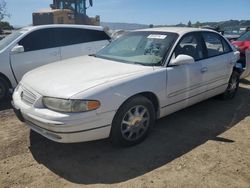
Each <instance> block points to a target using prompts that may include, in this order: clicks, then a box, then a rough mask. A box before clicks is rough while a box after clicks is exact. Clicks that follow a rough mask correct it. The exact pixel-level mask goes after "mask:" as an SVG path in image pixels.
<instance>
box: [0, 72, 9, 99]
mask: <svg viewBox="0 0 250 188" xmlns="http://www.w3.org/2000/svg"><path fill="white" fill-rule="evenodd" d="M9 88H10V87H9V84H8V82H7V81H6V80H5V79H3V78H1V77H0V101H3V100H5V99H6V98H7V96H8V94H9Z"/></svg>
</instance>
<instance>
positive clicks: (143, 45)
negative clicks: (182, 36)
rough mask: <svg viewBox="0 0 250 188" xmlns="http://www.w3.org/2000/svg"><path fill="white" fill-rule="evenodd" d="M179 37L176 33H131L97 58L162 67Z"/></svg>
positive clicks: (111, 44)
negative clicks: (163, 61)
mask: <svg viewBox="0 0 250 188" xmlns="http://www.w3.org/2000/svg"><path fill="white" fill-rule="evenodd" d="M177 37H178V35H177V34H176V33H167V32H150V31H141V32H140V31H138V32H131V33H128V34H125V35H123V36H121V37H120V38H118V39H117V40H115V41H113V42H112V43H110V45H108V46H106V47H105V48H103V49H102V50H101V51H99V52H98V53H97V54H96V56H97V57H99V58H104V59H110V60H115V61H119V62H124V63H131V64H142V65H160V64H161V63H162V60H163V59H164V57H165V55H167V54H168V53H169V51H170V49H171V47H172V45H173V43H174V42H175V41H176V39H177Z"/></svg>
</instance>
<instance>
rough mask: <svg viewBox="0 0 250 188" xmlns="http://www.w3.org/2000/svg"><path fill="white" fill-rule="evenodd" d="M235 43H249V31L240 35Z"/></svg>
mask: <svg viewBox="0 0 250 188" xmlns="http://www.w3.org/2000/svg"><path fill="white" fill-rule="evenodd" d="M237 41H250V31H248V32H246V33H244V34H243V35H241V36H240V37H239V38H238V39H237Z"/></svg>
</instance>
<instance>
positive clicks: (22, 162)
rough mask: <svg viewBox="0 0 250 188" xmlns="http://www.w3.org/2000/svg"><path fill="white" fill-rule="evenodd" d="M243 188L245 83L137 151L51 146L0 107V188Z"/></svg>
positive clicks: (163, 123) (247, 114) (248, 101)
mask: <svg viewBox="0 0 250 188" xmlns="http://www.w3.org/2000/svg"><path fill="white" fill-rule="evenodd" d="M78 186H79V187H82V186H86V187H220V188H221V187H248V188H249V187H250V81H247V80H244V81H243V83H242V84H241V88H240V90H239V93H238V95H237V97H236V98H235V99H234V100H230V101H220V100H217V99H210V100H207V101H205V102H202V103H199V104H197V105H195V106H192V107H190V108H187V109H185V110H182V111H179V112H177V113H175V114H172V115H170V116H168V117H166V118H163V119H161V120H159V121H158V122H157V123H156V126H155V128H154V130H153V132H152V134H151V135H150V136H149V138H148V139H147V140H146V141H144V142H143V143H142V144H140V145H138V146H135V147H131V148H114V147H113V146H112V145H111V144H110V143H109V141H108V140H101V141H95V142H89V143H78V144H58V143H55V142H52V141H49V140H47V139H45V138H43V137H41V136H40V135H38V134H36V133H34V132H30V131H29V129H28V128H26V127H25V126H24V125H23V124H22V123H20V122H19V121H18V120H17V119H16V117H15V116H14V113H13V112H12V110H11V109H10V103H9V101H7V102H5V103H2V104H0V187H1V188H4V187H46V188H48V187H78Z"/></svg>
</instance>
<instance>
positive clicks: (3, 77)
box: [0, 72, 12, 88]
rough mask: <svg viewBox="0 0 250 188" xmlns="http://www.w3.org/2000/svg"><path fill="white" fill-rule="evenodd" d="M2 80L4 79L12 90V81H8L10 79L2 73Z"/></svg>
mask: <svg viewBox="0 0 250 188" xmlns="http://www.w3.org/2000/svg"><path fill="white" fill-rule="evenodd" d="M0 78H2V79H4V80H5V81H6V82H7V83H8V85H9V88H12V85H11V82H10V80H9V79H8V77H7V76H5V75H4V74H3V73H1V72H0Z"/></svg>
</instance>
